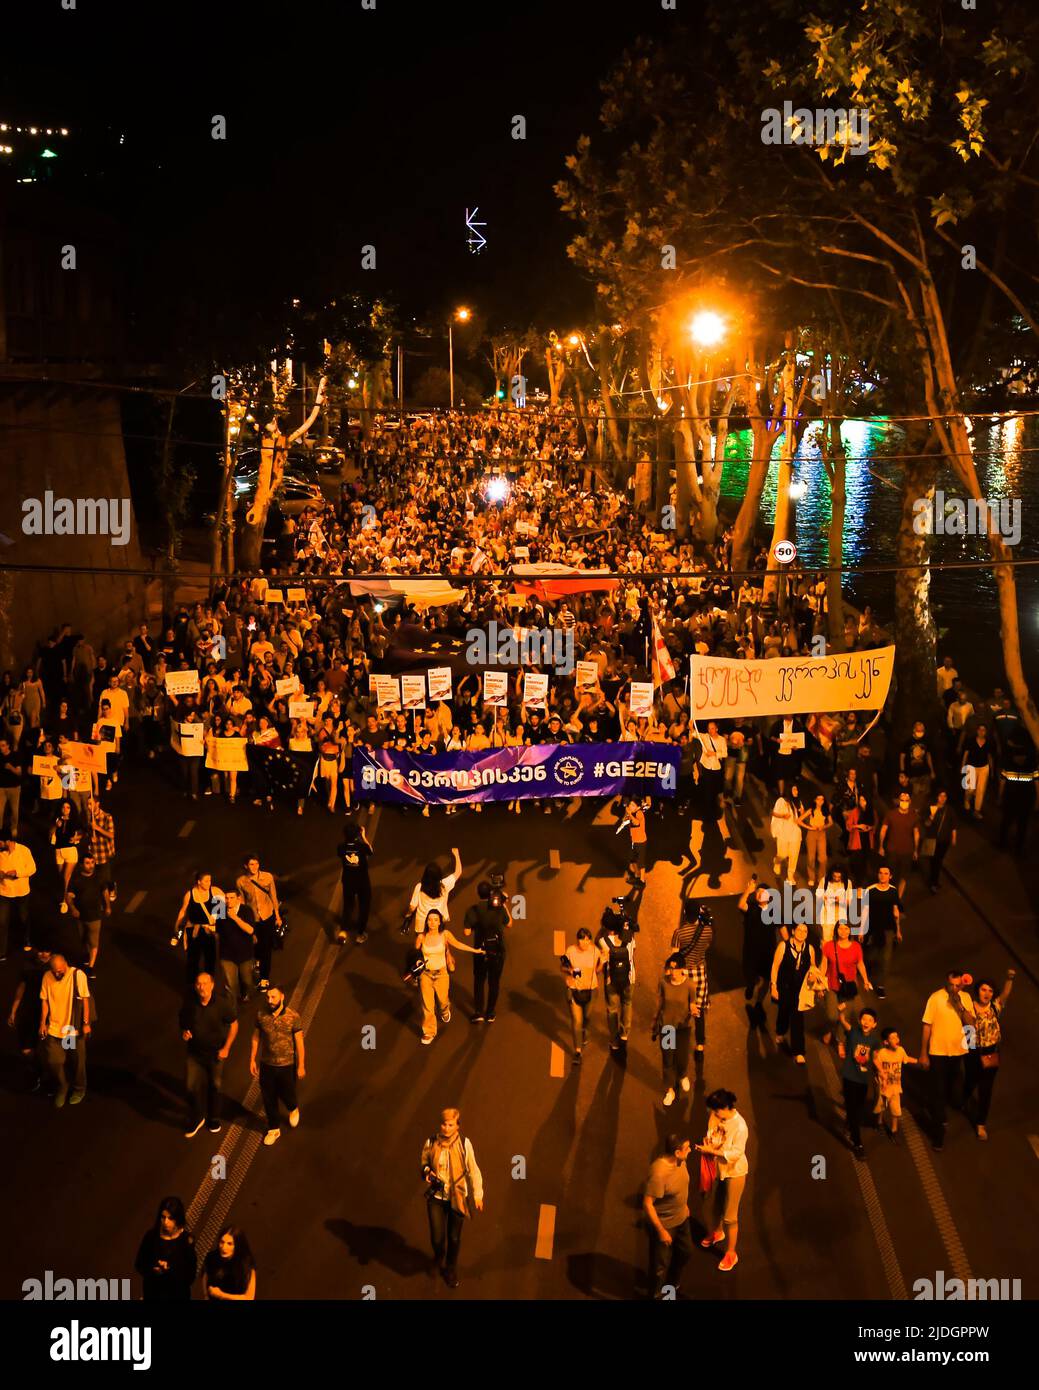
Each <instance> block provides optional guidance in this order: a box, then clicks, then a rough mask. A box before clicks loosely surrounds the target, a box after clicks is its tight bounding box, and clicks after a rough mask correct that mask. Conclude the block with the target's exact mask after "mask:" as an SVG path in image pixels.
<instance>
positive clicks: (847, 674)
mask: <svg viewBox="0 0 1039 1390" xmlns="http://www.w3.org/2000/svg"><path fill="white" fill-rule="evenodd" d="M894 669H895V649H894V647H876V648H874V649H873V650H872V651H865V652H845V653H843V654H839V653H836V654H834V655H833V656H794V657H772V658H770V659H768V660H761V661H732V660H729V659H727V658H724V657H716V656H693V657H690V658H689V671H690V677H691V683H690V705H691V713H692V717H693V718H694V719H711V718H713V719H728V718H730V717H731V716H733V715H737V714H747V715H759V714H816V713H819V712H830V711H837V710H879V709H883V707H884V702H885V700H886V699H887V693H888V689H889V687H890V685H891V676H892V673H893V671H894Z"/></svg>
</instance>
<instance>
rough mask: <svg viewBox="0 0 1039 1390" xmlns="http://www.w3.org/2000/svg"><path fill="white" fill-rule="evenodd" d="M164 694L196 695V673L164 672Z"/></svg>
mask: <svg viewBox="0 0 1039 1390" xmlns="http://www.w3.org/2000/svg"><path fill="white" fill-rule="evenodd" d="M166 694H167V695H197V694H198V672H197V671H167V672H166Z"/></svg>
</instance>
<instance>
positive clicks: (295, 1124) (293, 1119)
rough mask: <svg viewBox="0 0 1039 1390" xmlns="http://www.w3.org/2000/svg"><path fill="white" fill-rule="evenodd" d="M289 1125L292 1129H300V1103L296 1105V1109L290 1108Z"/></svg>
mask: <svg viewBox="0 0 1039 1390" xmlns="http://www.w3.org/2000/svg"><path fill="white" fill-rule="evenodd" d="M289 1127H290V1129H298V1128H299V1106H298V1105H297V1106H296V1108H295V1110H290V1111H289Z"/></svg>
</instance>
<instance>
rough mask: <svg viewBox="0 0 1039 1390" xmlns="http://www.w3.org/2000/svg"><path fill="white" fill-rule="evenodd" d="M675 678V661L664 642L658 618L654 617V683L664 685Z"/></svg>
mask: <svg viewBox="0 0 1039 1390" xmlns="http://www.w3.org/2000/svg"><path fill="white" fill-rule="evenodd" d="M674 678H675V663H674V662H673V661H672V660H671V653H670V652H669V651H668V649H667V647H666V646H665V644H664V639H663V637H662V636H661V633H660V628H659V627H658V626H657V620H656V618H654V619H653V685H654V687H656V686H658V685H663V684H664V682H665V681H673V680H674Z"/></svg>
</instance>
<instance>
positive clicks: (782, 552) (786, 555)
mask: <svg viewBox="0 0 1039 1390" xmlns="http://www.w3.org/2000/svg"><path fill="white" fill-rule="evenodd" d="M772 554H773V557H774V558H775V560H776V562H777V563H778V564H780V565H789V564H790V562H791V560H794V559H796V558H797V546H796V545H795V544H794V543H793V541H776V543H775V545H774V546H773V547H772Z"/></svg>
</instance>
